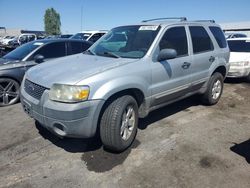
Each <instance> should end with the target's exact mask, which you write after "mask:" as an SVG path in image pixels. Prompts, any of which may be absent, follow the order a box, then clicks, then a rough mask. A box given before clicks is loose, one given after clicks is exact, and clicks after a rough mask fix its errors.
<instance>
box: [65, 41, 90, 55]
mask: <svg viewBox="0 0 250 188" xmlns="http://www.w3.org/2000/svg"><path fill="white" fill-rule="evenodd" d="M70 45H71V52H70V54H78V53H81V52H84V51H86V50H87V49H88V48H89V47H90V45H89V44H87V43H83V42H70Z"/></svg>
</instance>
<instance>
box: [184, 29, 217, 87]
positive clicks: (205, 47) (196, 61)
mask: <svg viewBox="0 0 250 188" xmlns="http://www.w3.org/2000/svg"><path fill="white" fill-rule="evenodd" d="M189 31H190V38H191V44H192V54H193V64H192V66H191V71H192V86H193V89H194V90H197V89H199V88H200V87H202V86H203V84H204V83H205V82H206V80H207V79H208V77H209V68H210V67H211V65H212V63H213V62H214V61H215V58H216V56H217V55H216V54H215V52H214V45H213V42H212V40H211V38H210V36H209V34H208V31H207V29H205V28H204V27H203V26H197V25H194V26H189Z"/></svg>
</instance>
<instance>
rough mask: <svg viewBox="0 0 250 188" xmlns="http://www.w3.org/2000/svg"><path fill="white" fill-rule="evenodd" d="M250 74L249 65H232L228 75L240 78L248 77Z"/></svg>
mask: <svg viewBox="0 0 250 188" xmlns="http://www.w3.org/2000/svg"><path fill="white" fill-rule="evenodd" d="M249 74H250V67H249V66H230V69H229V71H228V74H227V77H231V78H238V77H239V78H240V77H246V76H248V75H249Z"/></svg>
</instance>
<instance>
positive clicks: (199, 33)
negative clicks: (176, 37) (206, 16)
mask: <svg viewBox="0 0 250 188" xmlns="http://www.w3.org/2000/svg"><path fill="white" fill-rule="evenodd" d="M189 28H190V34H191V38H192V43H193V51H194V53H200V52H205V51H210V50H213V49H214V47H213V43H212V41H211V39H210V37H209V35H208V34H207V31H206V30H205V29H204V28H203V27H201V26H191V27H189Z"/></svg>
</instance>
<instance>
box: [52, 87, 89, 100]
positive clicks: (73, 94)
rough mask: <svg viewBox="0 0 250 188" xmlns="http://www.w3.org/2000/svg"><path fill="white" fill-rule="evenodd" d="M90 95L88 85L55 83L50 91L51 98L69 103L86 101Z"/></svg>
mask: <svg viewBox="0 0 250 188" xmlns="http://www.w3.org/2000/svg"><path fill="white" fill-rule="evenodd" d="M88 96H89V87H88V86H76V85H64V84H53V86H52V87H51V89H50V92H49V98H50V100H53V101H60V102H69V103H73V102H81V101H85V100H87V99H88Z"/></svg>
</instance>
